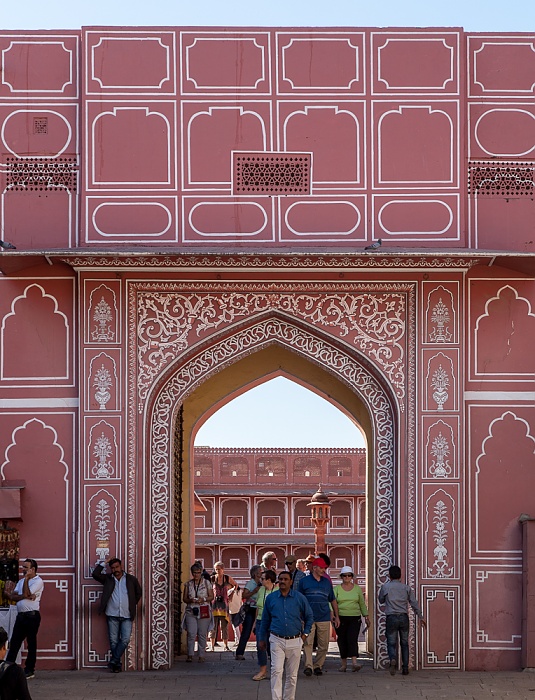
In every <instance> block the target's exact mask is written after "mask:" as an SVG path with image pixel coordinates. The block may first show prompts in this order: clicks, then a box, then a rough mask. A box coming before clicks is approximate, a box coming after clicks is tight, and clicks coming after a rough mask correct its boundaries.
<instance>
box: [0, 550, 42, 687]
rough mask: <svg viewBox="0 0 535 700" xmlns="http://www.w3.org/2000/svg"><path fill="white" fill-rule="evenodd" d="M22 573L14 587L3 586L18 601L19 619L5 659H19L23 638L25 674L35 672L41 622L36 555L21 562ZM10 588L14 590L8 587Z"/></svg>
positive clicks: (40, 581)
mask: <svg viewBox="0 0 535 700" xmlns="http://www.w3.org/2000/svg"><path fill="white" fill-rule="evenodd" d="M22 573H23V576H22V578H21V579H19V581H18V583H17V585H16V586H15V588H14V589H12V588H11V587H10V586H8V587H7V589H5V590H4V595H5V596H6V598H8V599H9V600H11V601H13V602H15V603H17V619H16V620H15V626H14V627H13V632H12V634H11V640H10V642H9V651H8V653H7V658H6V661H16V660H17V654H18V653H19V650H20V648H21V646H22V643H23V641H24V640H26V645H27V647H28V653H27V656H26V664H25V666H24V674H25V676H26V678H33V677H34V676H35V661H36V658H37V632H38V630H39V625H40V624H41V613H40V612H39V607H40V602H41V595H42V593H43V588H44V582H43V579H42V578H41V577H40V576H39V575H38V574H37V562H36V561H35V559H25V560H24V561H23V562H22ZM10 588H11V590H9V589H10Z"/></svg>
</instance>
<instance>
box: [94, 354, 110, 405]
mask: <svg viewBox="0 0 535 700" xmlns="http://www.w3.org/2000/svg"><path fill="white" fill-rule="evenodd" d="M111 385H112V379H111V374H110V371H109V370H107V369H106V368H105V367H104V365H101V367H100V369H97V371H96V372H95V379H94V381H93V386H94V387H96V389H97V390H96V392H95V399H96V400H97V403H98V404H99V407H100V410H101V411H105V410H106V404H107V403H108V401H109V400H110V399H111V394H110V392H109V391H108V389H109V388H110V387H111Z"/></svg>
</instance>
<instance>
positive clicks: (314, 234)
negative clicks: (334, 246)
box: [284, 199, 362, 240]
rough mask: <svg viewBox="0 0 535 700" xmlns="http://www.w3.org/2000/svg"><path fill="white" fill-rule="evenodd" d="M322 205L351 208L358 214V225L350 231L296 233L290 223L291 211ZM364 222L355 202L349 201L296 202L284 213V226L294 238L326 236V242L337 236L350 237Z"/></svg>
mask: <svg viewBox="0 0 535 700" xmlns="http://www.w3.org/2000/svg"><path fill="white" fill-rule="evenodd" d="M322 204H337V205H340V204H343V205H347V206H349V207H351V208H352V209H354V210H355V211H356V213H357V223H356V224H355V225H354V226H353V228H352V229H350V230H349V231H302V232H299V231H296V230H295V229H294V228H292V227H291V226H290V224H289V223H288V214H289V213H290V212H291V210H292V209H293V208H294V207H300V206H307V205H314V206H319V205H322ZM361 221H362V215H361V213H360V210H359V209H358V207H357V206H356V205H355V204H353V202H350V201H348V200H347V199H345V200H344V199H340V200H338V201H336V200H326V201H317V200H316V201H310V200H304V201H302V202H294V203H293V204H290V206H289V207H288V208H287V209H286V211H285V212H284V224H285V226H286V228H287V229H288V231H290V232H291V233H293V234H294V236H312V237H317V236H325V238H326V240H330V239H331V238H335V237H336V236H350V235H351V234H352V233H353V232H354V231H356V230H357V229H358V227H359V226H360V224H361Z"/></svg>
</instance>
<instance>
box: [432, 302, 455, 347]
mask: <svg viewBox="0 0 535 700" xmlns="http://www.w3.org/2000/svg"><path fill="white" fill-rule="evenodd" d="M450 321H451V316H450V313H449V309H448V307H447V306H446V304H444V302H443V301H442V299H439V300H438V303H437V304H436V305H435V307H434V308H433V312H432V314H431V323H433V324H434V325H435V328H434V329H433V330H432V331H431V333H430V334H429V340H430V341H431V342H432V343H449V342H450V341H451V339H452V337H453V336H452V334H451V333H450V331H449V329H448V327H447V324H448V323H449V322H450Z"/></svg>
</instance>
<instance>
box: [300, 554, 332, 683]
mask: <svg viewBox="0 0 535 700" xmlns="http://www.w3.org/2000/svg"><path fill="white" fill-rule="evenodd" d="M326 568H327V564H326V563H325V561H324V560H323V559H320V558H319V557H318V558H317V559H315V560H314V562H313V563H312V573H311V574H310V576H305V578H302V579H301V581H299V592H300V593H302V594H303V595H304V596H305V598H306V599H307V600H308V602H309V603H310V607H311V608H312V613H313V614H314V624H313V625H312V631H311V633H310V635H309V636H308V637H307V640H306V642H305V646H304V648H303V651H304V653H305V670H304V674H305V676H311V675H312V673H314V675H316V676H321V675H322V673H323V664H324V663H325V659H326V657H327V652H328V650H329V637H330V634H331V622H332V624H333V625H334V626H335V627H338V625H339V624H340V619H339V617H338V603H337V602H336V598H335V597H334V591H333V585H332V583H331V582H330V581H329V579H328V578H326V577H325V576H324V574H325V570H326ZM331 608H332V610H331ZM315 635H317V639H316V642H317V649H316V660H315V663H314V664H313V663H312V649H313V644H314V636H315Z"/></svg>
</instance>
